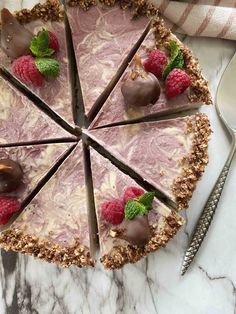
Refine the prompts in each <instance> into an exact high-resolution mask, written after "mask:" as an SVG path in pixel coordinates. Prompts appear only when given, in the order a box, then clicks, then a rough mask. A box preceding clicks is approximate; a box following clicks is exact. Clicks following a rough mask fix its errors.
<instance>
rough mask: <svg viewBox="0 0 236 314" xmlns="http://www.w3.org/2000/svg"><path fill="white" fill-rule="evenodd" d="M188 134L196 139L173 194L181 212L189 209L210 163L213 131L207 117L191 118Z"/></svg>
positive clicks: (184, 160) (176, 181)
mask: <svg viewBox="0 0 236 314" xmlns="http://www.w3.org/2000/svg"><path fill="white" fill-rule="evenodd" d="M186 132H187V133H193V134H194V137H193V146H192V150H191V152H190V154H189V156H187V157H186V158H184V159H183V160H182V164H183V170H182V174H181V175H180V176H179V177H178V178H177V179H176V180H175V182H174V185H173V192H174V195H175V196H176V200H177V204H178V209H179V210H180V209H184V208H187V207H188V202H189V200H190V199H191V197H192V194H193V191H194V189H195V187H196V184H197V181H198V180H199V179H200V177H201V176H202V174H203V172H204V170H205V167H206V165H207V163H208V142H209V138H210V134H211V129H210V122H209V119H208V117H207V115H205V114H201V113H199V114H197V115H196V118H195V119H194V120H193V119H192V118H191V117H189V120H188V123H187V129H186Z"/></svg>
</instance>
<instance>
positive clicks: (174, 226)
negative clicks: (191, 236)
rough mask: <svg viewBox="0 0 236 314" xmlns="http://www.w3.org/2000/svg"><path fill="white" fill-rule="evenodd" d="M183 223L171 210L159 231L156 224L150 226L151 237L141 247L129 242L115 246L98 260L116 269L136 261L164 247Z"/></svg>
mask: <svg viewBox="0 0 236 314" xmlns="http://www.w3.org/2000/svg"><path fill="white" fill-rule="evenodd" d="M183 224H184V220H183V218H181V217H180V216H179V215H177V214H176V213H175V212H173V213H172V214H171V215H170V216H168V217H167V218H166V223H165V225H164V227H163V228H162V230H161V231H158V226H157V225H154V226H152V227H151V228H152V238H151V239H150V241H149V242H148V243H147V245H146V246H145V247H144V248H143V249H141V248H137V247H136V246H132V245H130V244H128V245H126V246H117V247H114V248H113V249H112V251H111V252H110V253H109V254H106V255H104V256H102V258H101V259H100V261H101V262H102V264H103V265H104V267H105V268H106V269H118V268H121V267H122V266H124V265H125V264H127V263H136V262H137V261H139V260H140V259H141V258H142V257H144V256H146V255H147V254H148V253H151V252H154V251H157V250H158V249H159V248H161V247H165V245H166V243H167V242H168V241H169V240H170V239H171V238H173V237H174V235H175V234H176V233H177V231H178V230H179V228H180V227H181V226H182V225H183Z"/></svg>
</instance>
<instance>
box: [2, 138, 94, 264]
mask: <svg viewBox="0 0 236 314" xmlns="http://www.w3.org/2000/svg"><path fill="white" fill-rule="evenodd" d="M0 246H1V247H3V248H5V249H6V250H13V251H17V252H21V253H25V254H29V255H33V256H34V257H37V258H41V259H44V260H47V261H48V262H54V263H57V264H60V265H62V266H65V267H68V266H70V265H72V264H75V265H77V266H79V267H81V266H86V265H94V260H93V259H92V258H91V254H90V237H89V226H88V203H87V191H86V185H85V175H84V161H83V150H82V143H79V144H78V146H77V147H76V148H75V149H74V151H73V152H72V154H71V155H70V156H69V157H68V158H67V159H66V160H65V162H64V163H63V164H62V165H61V166H60V167H59V168H58V170H57V172H56V173H55V174H54V176H53V177H51V179H50V180H49V181H48V182H47V183H46V185H45V186H44V187H43V188H42V189H41V190H40V192H39V193H38V194H37V195H36V197H35V198H34V199H33V200H32V201H31V203H30V204H29V205H28V206H27V207H26V209H25V211H24V212H23V213H22V214H21V215H20V216H19V217H18V218H17V220H16V221H15V222H14V223H13V224H12V225H11V228H10V229H8V230H7V231H5V232H3V233H1V235H0Z"/></svg>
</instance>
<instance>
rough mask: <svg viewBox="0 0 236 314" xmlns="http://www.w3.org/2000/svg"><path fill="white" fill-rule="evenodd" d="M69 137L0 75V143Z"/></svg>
mask: <svg viewBox="0 0 236 314" xmlns="http://www.w3.org/2000/svg"><path fill="white" fill-rule="evenodd" d="M64 137H71V135H70V134H69V133H68V132H66V131H65V130H64V129H63V128H61V127H60V126H59V125H58V124H57V123H55V122H54V121H53V120H52V119H50V118H49V117H47V115H45V114H44V113H43V112H42V111H41V110H39V109H38V108H37V107H36V106H35V105H34V104H33V103H32V102H31V101H29V99H28V98H26V97H25V96H24V95H23V94H21V93H20V92H19V91H17V90H16V89H15V88H14V87H13V86H12V85H11V84H9V83H8V82H7V81H5V80H4V79H3V78H1V77H0V144H10V143H22V142H30V141H40V140H48V139H57V138H64Z"/></svg>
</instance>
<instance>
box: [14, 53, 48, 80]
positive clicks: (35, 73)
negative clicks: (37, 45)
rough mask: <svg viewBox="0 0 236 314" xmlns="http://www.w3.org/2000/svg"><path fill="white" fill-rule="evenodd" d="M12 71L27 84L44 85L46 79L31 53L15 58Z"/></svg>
mask: <svg viewBox="0 0 236 314" xmlns="http://www.w3.org/2000/svg"><path fill="white" fill-rule="evenodd" d="M12 73H13V74H14V75H15V76H16V77H17V78H18V79H19V80H20V81H22V82H23V83H24V84H26V85H34V86H42V84H43V81H44V77H43V76H42V74H41V73H40V72H39V70H38V69H37V67H36V65H35V61H34V58H33V57H32V56H30V55H28V56H22V57H19V58H17V59H15V60H14V61H13V63H12Z"/></svg>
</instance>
